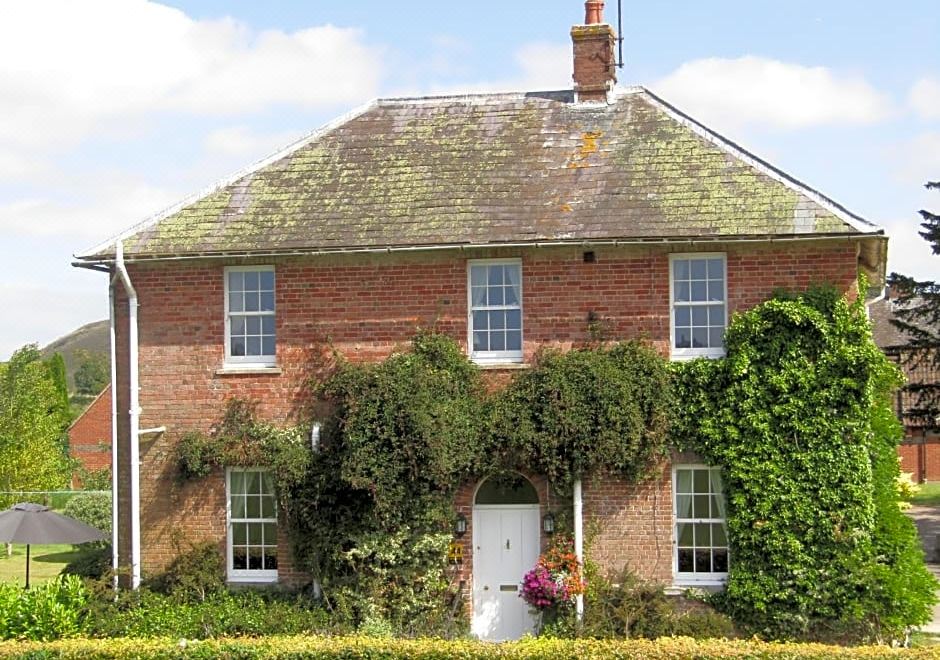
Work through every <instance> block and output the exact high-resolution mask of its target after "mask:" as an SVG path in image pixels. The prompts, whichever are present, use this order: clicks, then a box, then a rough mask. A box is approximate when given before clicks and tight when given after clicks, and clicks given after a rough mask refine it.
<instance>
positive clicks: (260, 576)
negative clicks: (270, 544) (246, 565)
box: [225, 467, 281, 582]
mask: <svg viewBox="0 0 940 660" xmlns="http://www.w3.org/2000/svg"><path fill="white" fill-rule="evenodd" d="M233 472H268V473H270V470H268V469H266V468H259V467H229V468H226V469H225V530H226V531H225V568H226V574H227V579H228V581H229V582H277V569H275V570H259V569H238V570H235V568H234V552H233V546H234V544H233V543H232V541H233V538H232V536H233V533H232V525H233V523H236V522H257V523H274V524H275V525H277V524H278V521H277V498H276V497H275V499H274V507H275V509H274V518H238V519H237V520H233V519H232V473H233ZM277 561H278V566H280V565H281V553H280V546H279V545H278V556H277Z"/></svg>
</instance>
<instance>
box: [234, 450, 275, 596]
mask: <svg viewBox="0 0 940 660" xmlns="http://www.w3.org/2000/svg"><path fill="white" fill-rule="evenodd" d="M226 491H227V494H228V495H227V500H228V506H227V507H226V508H227V515H228V543H227V547H228V552H227V554H228V557H227V564H228V577H229V580H231V581H233V582H238V581H241V582H273V581H275V580H277V510H276V507H275V498H274V479H273V478H272V477H271V475H270V473H268V472H267V471H266V470H260V469H255V468H229V470H228V471H227V479H226Z"/></svg>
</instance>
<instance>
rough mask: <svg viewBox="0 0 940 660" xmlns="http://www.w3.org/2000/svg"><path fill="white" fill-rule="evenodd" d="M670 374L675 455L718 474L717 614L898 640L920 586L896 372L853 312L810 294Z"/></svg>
mask: <svg viewBox="0 0 940 660" xmlns="http://www.w3.org/2000/svg"><path fill="white" fill-rule="evenodd" d="M725 343H726V346H727V357H726V359H724V360H718V361H704V360H700V361H694V362H690V363H686V364H680V365H676V367H675V369H676V373H677V380H676V394H677V398H678V400H679V401H680V402H681V405H680V406H679V407H677V415H676V419H675V420H674V425H673V436H674V438H675V440H676V442H677V444H679V445H682V446H684V447H686V448H689V449H693V450H695V451H696V452H697V453H699V454H700V455H701V456H702V457H703V458H704V459H705V460H706V461H707V462H709V463H711V464H713V465H717V466H720V467H721V468H722V472H723V479H724V485H725V490H726V495H727V498H728V506H727V512H728V513H727V515H728V532H729V538H730V539H731V545H732V547H731V553H732V564H731V571H730V575H729V580H728V585H727V588H726V590H725V591H724V592H723V593H722V594H720V595H719V596H718V597H717V598H716V602H717V603H718V604H719V605H720V607H721V608H722V609H724V610H725V611H726V612H727V613H729V614H730V615H731V616H732V618H733V619H734V620H735V622H736V623H738V624H739V625H742V626H744V627H745V628H748V629H750V630H752V631H753V632H756V633H758V634H761V635H763V636H766V637H771V638H780V637H784V638H786V637H822V638H825V637H829V638H836V639H897V638H899V637H902V636H903V634H904V631H905V628H906V627H907V626H910V625H913V624H918V623H923V622H925V621H927V620H928V619H929V613H930V606H931V605H932V603H933V601H934V597H933V588H934V585H933V580H932V579H931V578H930V576H929V574H928V573H927V572H926V569H925V568H924V564H923V557H922V553H921V552H920V549H919V547H918V545H917V543H916V534H915V533H914V530H913V526H912V524H911V522H910V521H909V520H907V519H905V518H904V517H903V516H902V515H901V514H900V512H899V509H898V506H897V499H898V498H897V492H896V489H895V485H894V484H895V479H896V477H897V474H898V463H897V458H896V449H895V448H896V444H897V440H898V437H899V436H898V428H897V425H896V423H894V424H891V423H889V418H890V417H892V415H891V412H890V409H889V408H888V399H887V397H888V394H889V392H890V391H891V389H892V388H894V387H896V386H897V384H898V383H899V374H898V372H897V370H896V369H895V367H894V366H893V365H892V364H891V363H890V362H889V361H888V360H887V359H886V358H885V356H884V355H883V354H882V353H881V352H880V351H879V350H878V349H877V348H876V347H875V345H874V344H873V343H872V341H871V335H870V330H869V324H868V321H867V318H866V316H865V311H864V307H863V305H862V303H861V302H855V303H852V304H850V303H848V302H847V301H846V300H845V299H843V298H841V297H839V296H838V295H837V294H836V293H835V292H833V291H831V290H825V289H816V290H813V291H810V292H808V293H807V294H805V295H802V296H791V297H789V298H787V297H782V296H778V297H777V298H776V299H774V300H770V301H768V302H766V303H764V304H762V305H759V306H758V307H756V308H754V309H752V310H750V311H748V312H745V313H743V314H738V315H736V316H735V317H734V319H733V320H732V322H731V324H730V326H729V328H728V331H727V334H726V339H725Z"/></svg>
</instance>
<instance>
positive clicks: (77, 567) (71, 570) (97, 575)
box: [60, 545, 112, 580]
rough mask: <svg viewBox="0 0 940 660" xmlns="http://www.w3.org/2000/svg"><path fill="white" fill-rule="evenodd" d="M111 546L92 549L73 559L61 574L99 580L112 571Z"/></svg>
mask: <svg viewBox="0 0 940 660" xmlns="http://www.w3.org/2000/svg"><path fill="white" fill-rule="evenodd" d="M111 561H112V557H111V546H110V545H106V546H104V547H100V548H92V549H90V550H87V551H85V552H83V553H82V554H81V555H80V556H79V557H78V558H76V559H73V560H72V561H70V562H69V563H68V564H66V565H65V567H64V568H63V569H62V571H61V572H60V575H77V576H78V577H80V578H89V579H92V580H99V579H101V578H102V577H104V576H105V575H106V574H107V573H108V571H109V570H111Z"/></svg>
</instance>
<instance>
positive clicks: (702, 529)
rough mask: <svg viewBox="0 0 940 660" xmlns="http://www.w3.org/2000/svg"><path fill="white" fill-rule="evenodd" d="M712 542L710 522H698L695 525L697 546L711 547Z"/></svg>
mask: <svg viewBox="0 0 940 660" xmlns="http://www.w3.org/2000/svg"><path fill="white" fill-rule="evenodd" d="M711 544H712V526H711V525H709V524H708V523H697V524H696V525H695V546H696V547H698V548H702V547H709V546H711Z"/></svg>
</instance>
